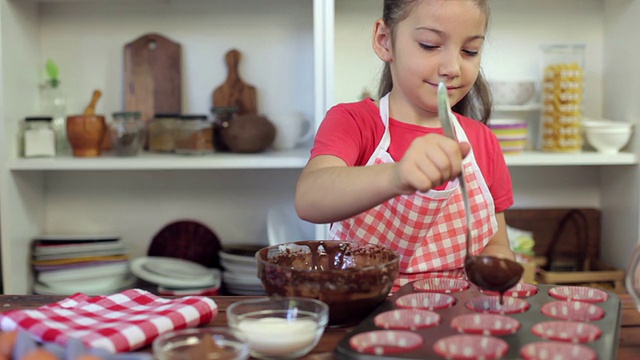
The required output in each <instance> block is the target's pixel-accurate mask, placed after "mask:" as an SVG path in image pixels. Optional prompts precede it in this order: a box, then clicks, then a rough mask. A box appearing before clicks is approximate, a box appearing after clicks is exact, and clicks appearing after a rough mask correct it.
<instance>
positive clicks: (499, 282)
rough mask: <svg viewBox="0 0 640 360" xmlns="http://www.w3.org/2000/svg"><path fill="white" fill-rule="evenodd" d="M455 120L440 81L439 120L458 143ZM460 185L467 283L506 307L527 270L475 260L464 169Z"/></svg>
mask: <svg viewBox="0 0 640 360" xmlns="http://www.w3.org/2000/svg"><path fill="white" fill-rule="evenodd" d="M452 116H453V114H452V113H451V105H450V103H449V96H448V95H447V87H446V85H445V84H444V82H443V81H440V82H439V83H438V117H439V118H440V124H441V126H442V131H443V132H444V134H445V136H447V137H449V138H451V139H453V140H456V141H457V138H456V135H455V133H454V131H453V125H452V122H451V117H452ZM458 182H459V183H460V192H461V193H462V201H463V203H464V213H465V219H466V222H467V234H466V247H467V253H466V255H465V259H464V271H465V273H466V275H467V279H469V281H470V282H471V283H473V284H474V285H476V286H477V287H479V288H480V289H483V290H489V291H496V292H499V293H500V303H502V294H503V293H504V292H505V291H507V290H509V289H510V288H511V287H513V286H514V285H516V284H517V283H518V281H520V278H521V277H522V274H523V273H524V268H523V267H522V265H520V264H518V263H517V262H515V261H513V260H509V259H506V258H501V257H496V256H489V255H477V256H472V255H471V254H470V253H471V208H470V206H469V195H468V192H467V184H466V182H465V180H464V168H463V169H462V171H460V174H459V175H458Z"/></svg>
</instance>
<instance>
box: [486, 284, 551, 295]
mask: <svg viewBox="0 0 640 360" xmlns="http://www.w3.org/2000/svg"><path fill="white" fill-rule="evenodd" d="M480 292H482V293H483V294H485V295H492V296H495V295H500V293H498V292H497V291H489V290H480ZM537 293H538V287H537V286H535V285H533V284H528V283H517V284H516V285H515V286H514V287H512V288H511V289H509V290H507V291H505V292H504V296H505V297H516V298H527V297H531V296H533V295H535V294H537Z"/></svg>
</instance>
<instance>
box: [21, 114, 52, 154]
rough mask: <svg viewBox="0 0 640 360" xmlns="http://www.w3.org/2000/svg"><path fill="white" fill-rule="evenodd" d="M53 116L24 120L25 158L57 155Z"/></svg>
mask: <svg viewBox="0 0 640 360" xmlns="http://www.w3.org/2000/svg"><path fill="white" fill-rule="evenodd" d="M52 120H53V118H52V117H51V116H31V117H26V118H25V119H24V122H25V123H24V133H23V153H24V156H25V157H53V156H55V155H56V134H55V131H54V130H53V127H52V125H51V121H52Z"/></svg>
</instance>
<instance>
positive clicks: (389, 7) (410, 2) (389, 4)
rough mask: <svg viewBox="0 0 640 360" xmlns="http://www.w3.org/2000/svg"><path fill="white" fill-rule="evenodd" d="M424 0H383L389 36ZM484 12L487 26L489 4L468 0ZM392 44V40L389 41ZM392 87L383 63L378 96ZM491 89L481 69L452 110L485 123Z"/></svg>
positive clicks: (381, 95)
mask: <svg viewBox="0 0 640 360" xmlns="http://www.w3.org/2000/svg"><path fill="white" fill-rule="evenodd" d="M420 1H424V0H384V8H383V10H382V20H383V21H384V23H385V25H386V26H387V27H388V28H389V30H390V31H391V37H392V38H393V37H394V36H395V29H396V26H397V25H398V23H400V22H401V21H402V20H404V19H406V18H407V17H408V16H409V13H410V12H411V10H412V9H413V8H414V7H416V6H417V5H418V3H419V2H420ZM470 1H473V2H474V3H476V5H477V6H478V7H479V8H480V9H481V10H482V11H483V12H484V13H485V15H486V19H487V26H488V22H489V4H488V0H470ZM391 44H392V46H393V41H392V42H391ZM392 88H393V80H392V78H391V68H390V66H389V63H385V64H384V68H383V69H382V77H381V79H380V86H379V88H378V96H379V97H383V96H384V95H386V94H387V93H389V92H390V91H391V89H392ZM491 104H492V100H491V91H490V90H489V84H488V83H487V81H486V80H485V79H484V77H483V76H482V71H480V73H479V74H478V78H477V79H476V82H475V83H474V84H473V87H472V88H471V90H470V91H469V93H468V94H467V95H466V96H465V97H464V98H462V100H460V101H459V102H458V103H457V104H456V105H454V106H453V111H455V112H457V113H459V114H462V115H464V116H468V117H470V118H472V119H476V120H479V121H481V122H482V123H486V122H487V120H488V119H489V116H491Z"/></svg>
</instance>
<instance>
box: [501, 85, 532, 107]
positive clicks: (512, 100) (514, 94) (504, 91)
mask: <svg viewBox="0 0 640 360" xmlns="http://www.w3.org/2000/svg"><path fill="white" fill-rule="evenodd" d="M489 87H490V88H491V93H492V96H493V103H494V105H524V104H526V103H528V102H529V101H531V99H533V97H534V95H535V89H536V84H535V82H533V81H490V82H489Z"/></svg>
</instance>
